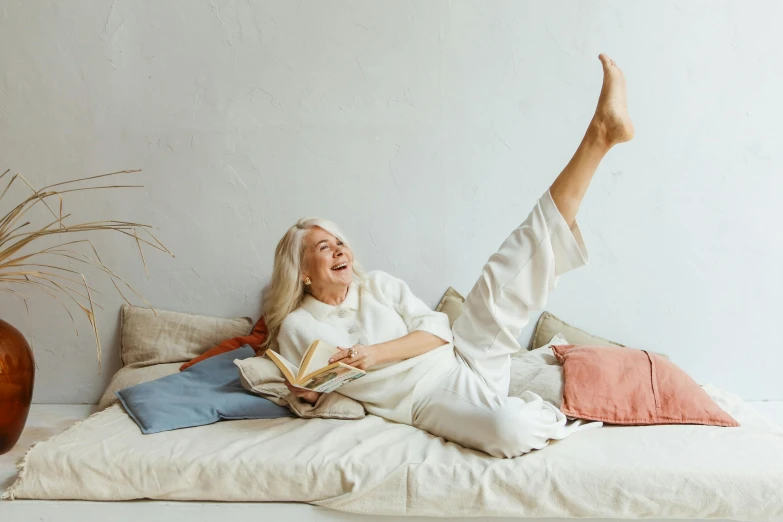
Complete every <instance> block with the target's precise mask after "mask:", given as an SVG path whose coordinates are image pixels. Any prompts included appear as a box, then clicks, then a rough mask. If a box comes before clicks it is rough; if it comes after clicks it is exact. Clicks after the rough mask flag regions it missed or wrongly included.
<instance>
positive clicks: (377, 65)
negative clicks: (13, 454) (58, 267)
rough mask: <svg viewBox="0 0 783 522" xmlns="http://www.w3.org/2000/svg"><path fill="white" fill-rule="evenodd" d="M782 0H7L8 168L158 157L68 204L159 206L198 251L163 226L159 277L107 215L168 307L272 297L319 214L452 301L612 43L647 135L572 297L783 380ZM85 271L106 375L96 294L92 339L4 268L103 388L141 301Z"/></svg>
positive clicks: (567, 129)
mask: <svg viewBox="0 0 783 522" xmlns="http://www.w3.org/2000/svg"><path fill="white" fill-rule="evenodd" d="M781 19H783V8H782V7H781V4H780V3H778V2H774V1H769V2H761V1H759V2H739V1H737V2H725V1H724V2H667V1H646V2H620V1H616V2H615V1H606V2H588V1H584V2H576V1H574V2H499V1H498V2H468V1H460V2H447V1H409V2H402V1H398V2H380V1H355V2H347V1H333V2H320V1H300V2H288V1H279V2H253V1H250V2H246V1H241V2H240V1H237V2H229V1H225V2H224V1H213V2H205V1H185V0H179V1H169V2H160V1H123V0H117V1H114V2H95V1H91V0H90V1H87V0H83V1H69V2H54V1H45V0H36V1H34V2H33V1H21V0H8V1H6V2H3V3H2V5H0V166H2V167H3V170H4V168H5V167H9V168H12V169H13V170H14V171H18V172H21V173H23V174H25V175H26V176H27V177H28V178H29V179H30V180H31V181H34V182H36V183H38V184H39V185H42V184H45V183H52V182H56V181H61V180H63V179H66V178H68V177H75V176H80V175H90V174H98V173H101V172H108V171H112V170H117V169H126V168H141V169H143V172H142V174H141V175H140V177H139V178H137V179H138V180H139V181H142V182H143V183H144V184H145V185H146V188H144V189H135V191H130V192H125V193H115V194H112V193H108V192H104V193H97V194H93V195H90V196H87V195H81V194H76V195H75V196H74V197H73V198H72V200H71V203H70V206H68V207H67V210H69V211H70V212H72V213H73V215H74V217H75V218H78V219H82V220H97V219H110V218H116V219H126V220H131V221H134V220H137V221H142V222H147V223H150V224H153V225H155V226H156V227H158V228H159V230H158V233H157V235H158V236H159V237H160V238H161V239H162V240H163V241H164V242H165V243H166V244H167V246H169V248H171V249H172V250H173V251H174V253H175V254H176V255H177V257H176V258H175V259H171V258H169V257H168V256H166V255H161V254H159V253H155V252H152V251H148V252H147V263H148V265H149V268H150V276H149V278H146V277H145V274H144V270H143V268H142V265H141V263H140V259H139V255H138V252H137V251H136V247H135V245H134V244H133V243H132V242H131V241H130V240H128V241H125V240H123V239H120V238H113V237H111V236H105V235H103V236H101V235H96V236H93V238H94V242H95V243H96V245H97V246H98V248H99V249H100V250H101V251H102V252H103V257H104V261H106V262H107V264H110V265H111V266H113V267H114V268H115V269H116V270H117V271H118V272H120V273H121V274H123V275H124V276H126V277H127V279H128V280H129V281H130V282H131V283H132V284H134V285H136V286H137V287H138V288H139V290H141V292H142V293H143V294H144V295H145V296H146V297H147V298H148V299H149V300H150V301H151V302H152V303H153V304H154V305H156V306H157V307H160V308H164V309H170V310H179V311H183V312H195V313H202V314H214V315H222V316H231V315H249V316H252V317H253V318H256V317H257V316H258V315H259V313H260V309H259V304H260V291H261V289H262V287H263V286H264V284H265V283H266V281H267V280H268V277H269V275H270V272H271V267H272V255H273V250H274V247H275V244H276V242H277V240H278V238H279V237H280V235H281V234H282V233H283V231H284V230H285V228H286V227H288V226H289V225H290V224H292V222H293V221H294V220H295V219H296V218H298V217H300V216H303V215H321V216H325V217H328V218H331V219H333V220H335V221H337V222H338V223H341V224H342V226H343V227H344V228H345V229H346V230H347V232H348V234H349V236H350V237H351V239H352V240H353V242H354V243H355V245H356V250H357V254H358V256H359V258H360V259H361V261H362V262H363V263H364V265H365V266H366V267H368V268H371V269H381V270H386V271H389V272H391V273H393V274H395V275H397V276H399V277H402V278H404V279H406V280H407V281H408V282H409V284H410V285H411V287H412V288H413V290H414V291H415V292H416V293H417V294H418V295H419V296H420V297H422V298H423V299H424V300H425V301H427V302H429V303H430V304H434V303H436V302H437V300H438V298H439V297H440V295H441V294H442V292H443V291H444V290H445V289H446V287H447V286H449V285H453V286H455V287H456V288H457V289H458V290H460V291H462V292H463V293H466V292H468V291H469V290H470V287H471V285H472V283H473V281H474V279H475V277H476V276H477V274H478V271H479V269H480V267H481V265H482V264H483V262H484V260H485V259H486V258H487V257H488V256H489V255H490V254H491V253H492V252H493V251H494V249H495V248H496V247H497V246H498V245H499V244H500V242H501V241H502V240H503V239H504V238H505V236H506V234H507V233H508V232H509V231H510V230H511V229H512V227H514V226H516V225H517V224H519V223H520V222H521V221H522V220H523V219H524V217H525V216H526V214H527V212H528V210H529V209H530V208H531V206H532V205H533V204H534V202H535V200H536V198H537V197H538V196H539V195H540V194H541V193H543V192H544V191H545V190H546V188H547V186H548V184H549V183H550V182H551V181H552V179H553V178H554V176H555V175H556V174H557V173H558V172H559V171H560V169H561V168H562V167H563V165H564V164H565V163H566V162H567V160H568V158H569V157H570V155H571V153H572V152H573V150H574V148H575V147H576V145H577V144H578V142H579V140H580V138H581V135H582V132H583V130H584V128H585V126H586V124H587V122H588V120H589V118H590V116H591V114H592V111H593V109H594V105H595V100H596V99H597V94H598V91H599V88H600V68H599V64H598V61H597V60H596V58H595V57H596V55H597V54H598V53H599V52H600V51H606V52H608V53H610V54H611V55H612V56H613V57H614V58H615V59H616V60H617V61H618V62H619V63H620V64H621V65H622V67H623V68H624V70H625V71H626V75H627V78H628V84H629V88H630V95H629V99H630V107H631V110H632V115H633V118H634V121H635V123H636V127H637V129H638V135H637V138H636V140H635V141H634V142H633V143H631V144H629V145H626V146H623V147H621V148H618V149H616V150H615V151H613V152H612V153H611V155H610V156H609V157H608V158H607V159H606V161H605V162H604V164H603V165H602V166H601V168H600V170H599V172H598V175H597V177H596V179H595V182H594V184H593V186H592V187H591V189H590V192H589V193H588V197H587V199H586V201H585V204H584V206H583V209H582V211H581V212H580V215H579V219H580V222H581V224H582V228H583V231H584V235H585V238H586V241H587V243H588V247H589V248H590V252H591V256H592V260H591V264H590V265H589V266H588V267H586V268H584V269H581V270H579V271H577V272H576V273H573V274H569V275H568V276H567V277H565V278H563V279H562V280H561V282H560V286H559V288H558V289H557V291H556V292H555V294H553V296H552V299H551V302H550V306H549V309H550V310H551V311H553V312H555V313H557V314H558V315H560V316H562V317H563V318H564V319H566V320H568V321H570V322H572V323H574V324H576V325H578V326H580V327H583V328H586V329H589V330H591V331H593V332H595V333H598V334H601V335H603V336H606V337H609V338H611V339H614V340H617V341H620V342H623V343H626V344H631V345H634V346H638V347H644V348H649V349H651V350H656V351H662V352H666V353H668V354H670V355H671V357H672V359H673V360H674V361H675V362H677V363H679V364H680V365H681V366H682V367H684V368H685V369H686V370H687V371H688V372H690V373H691V374H692V375H693V376H694V377H695V378H696V379H697V380H698V381H700V382H705V381H706V382H711V383H713V384H716V385H718V386H721V387H724V388H727V389H729V390H732V391H734V392H736V393H738V394H740V395H741V396H743V397H745V398H747V399H756V400H759V399H783V384H781V380H780V378H779V375H780V368H781V367H783V355H782V354H783V351H782V350H781V348H780V340H779V335H778V331H777V330H778V328H777V327H778V325H779V324H780V317H781V312H782V311H783V310H782V308H783V307H782V306H781V304H780V302H781V300H780V294H781V291H782V290H783V282H782V281H781V270H780V267H781V265H783V245H781V239H780V233H779V231H778V221H779V213H780V209H781V203H780V198H781V193H782V192H783V191H782V190H781V189H783V178H781V167H783V159H781V156H780V150H779V148H780V142H781V131H780V129H779V122H780V115H781V113H783V102H781V97H780V93H781V92H783V68H781V62H780V49H781V46H783V33H781V31H780V29H779V21H780V20H781ZM128 181H130V179H129V180H128ZM88 275H89V276H90V277H91V282H92V283H93V285H94V286H95V287H96V288H97V289H98V290H101V291H103V292H104V293H105V295H104V296H102V297H100V298H99V301H100V303H101V304H102V305H103V306H104V309H103V310H102V311H99V313H98V322H99V328H100V332H101V339H102V342H103V360H104V366H103V371H102V372H101V373H98V365H97V358H96V354H95V350H94V345H93V341H92V338H91V335H90V331H89V327H88V325H87V323H86V321H85V320H84V319H83V318H81V317H77V322H78V325H79V333H80V335H79V336H78V337H77V336H76V334H75V333H74V331H73V327H72V326H71V325H70V321H69V320H68V319H67V316H65V314H63V313H62V311H61V310H60V309H59V306H58V305H57V304H56V303H54V302H51V301H49V300H47V299H46V298H45V296H40V295H39V296H38V297H36V298H35V299H33V300H31V306H30V316H29V317H28V316H27V314H26V312H25V311H24V306H23V305H22V304H21V302H18V301H15V300H14V299H13V298H12V297H10V296H7V295H6V294H0V316H2V317H3V318H4V319H6V320H8V321H10V322H12V323H13V324H15V325H17V326H18V327H19V328H20V329H21V330H22V331H23V332H24V333H25V334H26V335H28V336H29V337H31V338H32V340H33V345H34V349H35V355H36V357H37V361H38V367H39V372H38V378H37V384H36V390H35V401H37V402H56V403H57V402H76V403H79V402H83V403H90V402H96V401H97V399H98V397H99V396H100V394H101V392H102V390H103V387H104V386H105V385H106V384H107V382H108V380H109V379H110V377H111V375H112V373H113V372H114V371H115V370H116V369H117V368H118V367H119V365H120V361H119V356H118V348H119V344H118V336H117V330H118V310H119V306H120V304H121V300H120V298H119V297H118V296H117V295H116V293H114V292H113V290H112V287H111V286H110V284H109V283H108V282H107V281H106V280H105V279H103V278H100V277H99V274H97V273H95V272H88ZM528 337H529V333H527V334H526V335H525V336H524V337H523V339H524V341H525V342H527V339H528Z"/></svg>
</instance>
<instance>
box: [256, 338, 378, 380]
mask: <svg viewBox="0 0 783 522" xmlns="http://www.w3.org/2000/svg"><path fill="white" fill-rule="evenodd" d="M339 351H340V349H339V348H337V347H336V346H334V345H333V344H329V343H326V342H324V341H319V340H315V341H313V342H312V343H311V344H310V346H309V347H308V348H307V351H305V354H304V357H303V358H302V362H301V363H300V364H299V367H298V368H297V366H296V365H295V364H293V363H291V362H290V361H288V360H287V359H285V358H283V356H282V355H280V354H279V353H277V352H276V351H274V350H267V351H266V355H267V356H268V357H269V358H270V359H271V360H272V362H274V363H275V364H276V365H277V367H278V368H280V371H281V372H283V375H285V378H286V379H288V382H290V383H291V384H292V385H293V386H295V387H297V388H303V389H305V390H312V391H316V392H330V391H334V390H336V389H337V388H339V387H340V386H342V385H343V384H345V383H347V382H351V381H353V380H355V379H358V378H359V377H362V376H364V375H366V372H365V371H364V370H360V369H359V368H354V367H353V366H348V365H347V364H345V363H342V362H339V361H338V362H334V363H332V364H329V358H330V357H331V356H332V355H334V354H336V353H337V352H339Z"/></svg>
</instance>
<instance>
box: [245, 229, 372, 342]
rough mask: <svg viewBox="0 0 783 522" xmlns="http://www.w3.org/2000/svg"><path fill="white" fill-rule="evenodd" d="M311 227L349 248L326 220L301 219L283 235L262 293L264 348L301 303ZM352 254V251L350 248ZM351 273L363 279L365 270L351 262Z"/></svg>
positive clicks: (341, 236) (275, 336) (340, 234)
mask: <svg viewBox="0 0 783 522" xmlns="http://www.w3.org/2000/svg"><path fill="white" fill-rule="evenodd" d="M313 227H320V228H322V229H324V230H325V231H327V232H329V233H330V234H332V235H333V236H334V237H336V238H339V239H340V240H341V241H342V242H343V244H344V245H346V246H347V247H348V248H351V246H350V243H349V242H348V240H347V239H346V237H345V234H343V233H342V231H341V230H340V227H338V226H337V225H336V224H335V223H333V222H331V221H329V220H328V219H323V218H318V217H311V218H302V219H300V220H299V221H297V222H296V224H295V225H294V226H292V227H291V228H289V229H288V230H287V231H286V233H285V234H283V237H282V238H281V239H280V242H279V243H277V248H276V249H275V264H274V268H273V270H272V280H271V281H270V282H269V285H267V287H266V289H265V290H264V321H265V322H266V327H267V332H268V333H267V337H266V340H265V341H264V343H263V344H262V345H261V346H262V347H263V348H269V347H272V346H276V345H277V343H276V341H277V334H278V332H279V331H280V325H281V324H282V323H283V319H285V318H286V317H287V316H288V314H290V313H291V312H293V311H294V310H296V309H297V308H299V305H300V304H302V299H304V296H305V291H306V288H307V287H306V286H305V284H304V282H303V281H302V272H303V270H304V268H305V267H304V247H305V242H304V238H305V236H306V235H307V233H308V232H309V231H310V229H311V228H313ZM351 251H353V249H352V248H351ZM353 274H354V277H355V278H358V279H360V280H361V279H364V271H363V270H362V269H361V266H360V265H359V263H358V262H357V261H356V259H355V258H354V260H353Z"/></svg>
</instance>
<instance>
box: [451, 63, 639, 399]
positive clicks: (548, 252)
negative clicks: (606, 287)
mask: <svg viewBox="0 0 783 522" xmlns="http://www.w3.org/2000/svg"><path fill="white" fill-rule="evenodd" d="M599 58H600V60H601V64H602V66H603V71H604V80H603V87H602V89H601V95H600V97H599V99H598V107H597V108H596V111H595V115H594V116H593V119H592V121H591V122H590V125H589V126H588V128H587V132H585V136H584V138H583V139H582V142H581V143H580V144H579V147H578V148H577V150H576V152H575V153H574V156H573V157H572V158H571V161H569V162H568V165H566V167H565V168H564V169H563V171H562V172H561V173H560V175H559V176H558V177H557V179H556V180H555V182H554V183H553V184H552V186H551V187H550V189H549V191H547V193H546V194H544V195H543V196H542V197H541V199H539V201H538V203H537V204H536V207H535V208H534V209H533V211H532V212H531V213H530V215H529V216H528V218H527V219H526V220H525V222H524V223H522V225H520V226H519V227H518V228H517V229H515V230H514V231H513V232H512V233H511V235H510V236H509V237H508V238H507V239H506V240H505V241H504V242H503V244H502V245H501V246H500V249H499V250H498V251H497V252H496V253H495V254H493V255H492V256H491V257H490V258H489V260H488V261H487V263H486V264H485V265H484V268H483V270H482V273H481V276H480V277H479V279H478V281H477V282H476V284H475V286H474V287H473V289H472V290H471V291H470V293H469V294H468V297H467V298H466V300H465V307H464V310H463V315H462V316H461V317H460V318H459V319H457V321H456V322H455V323H454V326H453V328H452V329H453V331H454V345H455V347H456V348H457V350H458V351H459V352H460V354H462V356H463V357H464V358H465V360H466V361H467V363H468V364H469V365H470V367H471V368H472V369H473V370H474V371H475V372H476V373H477V374H478V375H479V376H480V377H481V378H482V379H483V380H484V382H485V383H486V384H487V386H489V388H490V389H491V390H492V391H493V392H495V393H497V394H499V395H501V396H506V395H507V394H508V385H509V373H510V364H511V362H510V356H511V354H512V353H514V352H516V351H518V350H519V349H520V346H519V343H518V342H517V338H518V337H519V335H520V334H521V332H522V328H524V326H525V325H526V324H527V323H528V317H529V311H530V310H531V309H532V310H541V309H543V308H544V306H545V305H546V299H547V294H548V293H549V291H550V290H551V289H553V288H554V286H555V284H556V282H557V277H558V276H560V275H561V274H564V273H565V272H567V271H569V270H571V269H573V268H576V267H578V266H581V265H582V264H585V263H586V262H587V252H586V249H585V246H584V243H583V241H582V236H581V233H580V232H579V227H578V226H577V224H576V213H577V211H578V210H579V205H580V203H581V202H582V198H583V197H584V195H585V193H586V192H587V187H588V186H589V184H590V180H591V179H592V177H593V174H595V171H596V168H597V167H598V165H599V163H600V162H601V160H602V159H603V157H604V156H605V155H606V153H607V152H608V151H609V149H611V148H612V147H613V146H614V145H616V144H618V143H622V142H625V141H628V140H630V139H631V138H632V137H633V133H634V130H633V124H632V123H631V120H630V117H629V116H628V110H627V107H626V96H625V78H624V76H623V73H622V71H620V69H619V68H618V67H617V66H616V65H615V63H614V62H613V61H612V60H611V59H609V57H607V56H606V55H603V54H602V55H600V56H599Z"/></svg>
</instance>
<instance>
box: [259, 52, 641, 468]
mask: <svg viewBox="0 0 783 522" xmlns="http://www.w3.org/2000/svg"><path fill="white" fill-rule="evenodd" d="M599 59H600V60H601V64H602V66H603V74H604V78H603V87H602V89H601V94H600V97H599V100H598V107H597V109H596V112H595V115H594V116H593V119H592V121H591V122H590V125H589V126H588V129H587V132H586V133H585V136H584V138H583V140H582V142H581V144H580V145H579V148H578V149H577V150H576V153H575V154H574V156H573V158H572V159H571V161H570V162H569V163H568V165H567V166H566V167H565V169H564V170H563V171H562V172H561V173H560V175H559V176H558V177H557V179H556V180H555V181H554V183H553V184H552V186H551V187H550V189H549V190H548V191H547V192H546V193H545V194H544V195H543V196H542V197H541V199H539V200H538V203H537V204H536V206H535V208H534V209H533V211H532V212H531V213H530V215H529V216H528V218H527V219H526V220H525V222H524V223H522V225H520V226H519V227H518V228H517V229H515V230H514V231H512V232H511V235H510V236H509V237H508V239H506V240H505V242H503V244H502V245H501V246H500V249H499V250H498V251H497V252H496V253H495V254H493V255H492V256H491V257H490V258H489V260H488V261H487V263H486V265H484V268H483V271H482V273H481V276H480V277H479V279H478V282H477V283H476V284H475V286H474V287H473V289H472V290H471V291H470V293H469V294H468V297H467V299H466V301H465V306H464V312H463V315H462V316H461V317H459V319H457V321H456V322H455V323H454V326H453V328H450V327H449V322H448V319H447V317H446V316H445V315H444V314H441V313H439V312H434V311H432V310H431V309H430V308H429V307H428V306H427V305H425V304H424V302H422V301H421V300H420V299H419V298H417V297H416V296H415V295H414V294H413V292H411V290H410V288H409V287H408V285H407V284H405V282H404V281H402V280H400V279H397V278H396V277H394V276H391V275H389V274H386V273H384V272H381V271H374V272H369V273H366V274H365V273H364V272H363V271H362V270H361V269H360V267H359V264H358V263H357V262H356V260H355V259H354V255H353V252H352V250H351V248H350V246H349V244H348V241H347V240H346V238H345V236H344V235H343V234H342V233H341V232H340V230H339V229H338V228H337V226H335V225H334V224H333V223H331V222H329V221H326V220H323V219H318V218H312V219H302V220H300V221H299V222H297V224H296V225H294V226H293V227H291V228H290V229H289V230H288V232H286V234H285V235H284V236H283V238H282V239H281V240H280V243H279V244H278V246H277V249H276V251H275V264H274V273H273V276H272V282H271V284H270V286H269V288H268V289H267V292H266V294H265V299H264V311H265V318H266V321H267V326H268V328H269V332H270V335H269V341H268V342H271V343H275V342H276V343H277V346H278V349H279V351H280V353H281V354H282V355H283V357H285V358H287V359H289V360H291V361H296V360H300V359H301V357H302V355H303V353H304V350H305V349H307V347H308V346H309V344H310V343H311V342H312V340H313V339H322V340H324V341H326V342H329V343H332V344H335V345H337V346H340V347H341V349H340V352H339V353H338V354H336V355H335V357H334V358H333V360H341V361H343V362H344V363H346V364H350V365H352V366H356V367H358V368H362V369H364V370H366V371H367V375H366V376H364V377H363V378H361V379H358V380H356V381H353V382H350V383H348V384H346V385H344V386H342V387H341V388H340V391H339V393H342V394H344V395H346V396H348V397H351V398H353V399H355V400H357V401H360V402H361V403H362V404H364V407H365V408H366V409H367V411H368V412H370V413H373V414H375V415H379V416H381V417H384V418H386V419H389V420H392V421H396V422H401V423H405V424H409V425H412V426H415V427H417V428H420V429H423V430H426V431H428V432H429V433H431V434H433V435H436V436H440V437H443V438H445V439H447V440H450V441H453V442H456V443H458V444H461V445H463V446H466V447H469V448H473V449H477V450H481V451H484V452H486V453H488V454H490V455H493V456H496V457H515V456H518V455H522V454H524V453H527V452H529V451H532V450H534V449H539V448H542V447H544V446H545V445H546V444H547V443H548V441H549V440H550V439H562V438H564V437H566V436H567V435H569V434H570V433H571V432H573V431H574V430H575V429H579V427H580V425H581V427H582V428H584V427H586V426H588V425H582V424H581V421H579V420H576V421H574V422H568V419H566V417H565V416H564V415H563V414H562V413H561V412H560V411H559V410H558V409H557V408H555V407H554V406H553V405H551V404H549V403H547V402H545V401H543V400H542V399H541V398H540V397H539V396H537V395H535V394H533V393H531V392H525V393H523V394H522V396H521V397H509V396H508V389H509V380H510V377H509V376H510V365H511V362H510V356H511V354H513V353H514V352H516V351H518V350H519V349H520V346H519V344H518V343H517V337H518V336H519V335H520V333H521V331H522V328H523V327H524V326H525V324H526V323H527V322H528V316H529V311H530V310H540V309H542V308H543V307H544V305H545V304H546V300H547V293H548V292H549V290H550V289H552V288H553V287H554V286H555V283H556V281H557V278H558V276H560V275H561V274H563V273H565V272H568V271H569V270H571V269H573V268H576V267H578V266H581V265H583V264H585V263H586V262H587V252H586V250H585V246H584V243H583V241H582V236H581V234H580V232H579V228H578V226H577V224H576V221H575V216H576V213H577V210H578V209H579V205H580V203H581V201H582V198H583V196H584V194H585V192H586V191H587V187H588V185H589V183H590V180H591V179H592V177H593V174H594V173H595V170H596V168H597V167H598V164H599V163H600V161H601V159H602V158H603V157H604V155H605V154H606V153H607V152H608V151H609V149H610V148H612V146H614V145H615V144H618V143H621V142H625V141H628V140H630V139H631V138H632V137H633V132H634V131H633V125H632V124H631V120H630V118H629V116H628V112H627V108H626V99H625V78H624V76H623V73H622V71H620V69H619V68H618V67H617V66H616V65H615V63H614V62H613V61H612V60H610V59H609V58H608V57H607V56H605V55H603V54H602V55H600V56H599ZM289 389H290V390H291V392H292V393H294V394H296V395H297V396H299V397H300V398H302V399H303V400H306V401H308V402H311V403H314V402H315V401H317V400H318V398H319V396H320V394H319V393H316V392H305V391H302V390H300V389H297V388H293V387H291V386H290V384H289Z"/></svg>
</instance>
